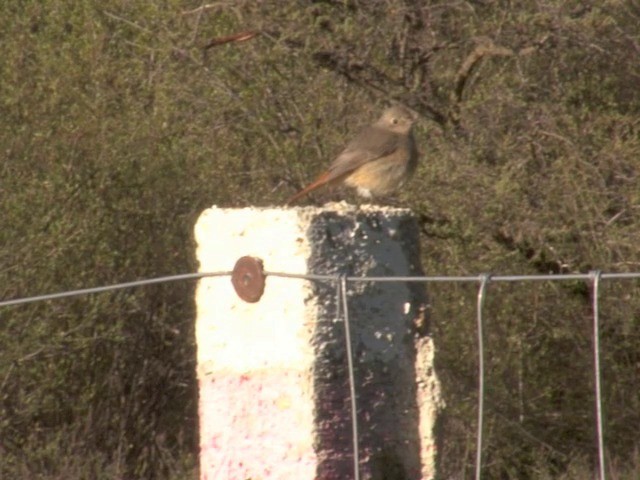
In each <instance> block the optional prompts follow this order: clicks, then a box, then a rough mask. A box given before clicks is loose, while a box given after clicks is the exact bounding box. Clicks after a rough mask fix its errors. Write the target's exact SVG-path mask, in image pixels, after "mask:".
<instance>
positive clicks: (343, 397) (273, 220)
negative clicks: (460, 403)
mask: <svg viewBox="0 0 640 480" xmlns="http://www.w3.org/2000/svg"><path fill="white" fill-rule="evenodd" d="M195 234H196V241H197V244H198V250H197V256H198V260H199V262H200V271H202V272H215V271H229V270H231V269H233V266H234V264H235V262H236V260H237V259H238V258H240V257H242V256H245V255H250V256H254V257H259V258H260V259H262V260H263V262H264V268H265V270H266V271H271V272H288V273H297V274H307V273H315V274H331V275H337V274H346V275H349V276H357V277H361V276H399V275H421V274H422V269H421V268H420V264H419V247H418V245H419V242H418V229H417V226H416V223H415V220H414V219H413V217H412V216H411V214H410V212H409V211H408V210H403V209H393V208H383V207H373V206H364V207H360V208H356V207H353V206H348V205H346V204H344V203H339V204H329V205H326V206H325V207H324V208H313V207H306V208H293V209H279V208H265V209H260V208H251V209H249V208H247V209H221V208H216V207H213V208H211V209H209V210H206V211H205V212H204V213H203V214H202V215H201V217H200V219H199V220H198V223H197V225H196V228H195ZM336 283H337V282H334V281H328V282H317V281H309V280H300V279H292V278H281V277H277V276H268V277H267V279H266V286H265V291H264V295H263V296H262V298H261V299H260V300H259V301H257V302H256V303H246V302H244V301H243V300H241V299H240V298H239V297H238V295H237V294H236V292H235V291H234V288H233V286H232V284H231V281H230V279H229V277H219V278H215V277H212V278H206V279H203V280H202V281H201V282H200V284H199V286H198V290H197V297H196V302H197V312H198V313H197V323H196V337H197V344H198V367H197V368H198V381H199V387H200V403H199V410H200V476H201V479H203V480H204V479H207V480H214V479H216V480H217V479H224V480H245V479H253V480H257V479H260V480H266V479H274V480H288V479H291V480H294V479H295V480H305V479H309V480H312V479H319V480H333V479H335V480H345V479H350V478H353V448H352V435H351V417H350V412H351V410H350V401H349V398H350V397H349V384H348V374H347V373H348V372H347V359H346V354H345V339H344V324H343V322H342V320H341V319H337V318H336V314H337V310H336V308H337V304H336V291H337V285H336ZM347 298H348V307H349V316H350V323H351V330H350V331H351V339H352V347H353V354H354V359H353V361H354V370H355V380H356V382H355V385H356V392H357V403H358V424H359V447H360V448H359V456H360V478H362V479H363V480H364V479H371V480H382V479H394V480H395V479H398V480H400V479H402V480H405V479H406V480H418V479H423V480H426V479H431V478H434V476H435V468H436V436H435V431H434V427H435V425H436V420H437V415H438V411H439V409H440V406H441V400H440V392H439V383H438V380H437V378H436V376H435V374H434V370H433V353H434V349H433V343H432V341H431V338H430V337H429V336H428V328H427V325H426V320H425V318H424V308H425V305H426V295H425V285H424V284H421V283H407V282H393V283H371V282H350V283H349V284H348V295H347Z"/></svg>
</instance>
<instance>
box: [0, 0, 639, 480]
mask: <svg viewBox="0 0 640 480" xmlns="http://www.w3.org/2000/svg"><path fill="white" fill-rule="evenodd" d="M5 3H6V5H4V9H3V15H2V16H0V32H1V33H0V40H1V41H2V45H3V55H2V56H1V57H0V147H1V150H0V151H1V152H2V157H3V161H2V164H1V165H0V205H2V207H3V208H2V210H3V215H2V217H1V220H0V222H1V224H0V285H2V287H1V291H0V298H14V297H22V296H27V295H33V294H39V293H43V292H51V291H59V290H65V289H72V288H82V287H87V286H94V285H102V284H108V283H113V282H118V281H123V280H130V279H134V278H141V277H150V276H157V275H164V274H170V273H178V272H186V271H194V270H195V269H196V264H195V259H194V257H193V253H192V252H193V244H192V240H191V230H192V227H193V224H194V222H195V219H196V218H197V215H198V214H199V212H200V211H202V209H204V208H206V207H208V206H210V205H212V204H217V205H223V206H237V207H241V206H246V205H255V204H257V205H266V204H279V203H280V202H281V201H282V199H284V198H286V197H287V196H289V195H290V194H291V193H293V191H294V190H295V189H297V188H298V187H300V186H301V185H302V184H304V183H305V182H306V181H308V180H309V179H310V178H311V177H312V176H313V175H314V174H315V173H317V172H318V171H320V169H321V168H322V167H323V166H324V165H326V164H327V163H328V161H329V160H330V158H331V156H332V155H333V154H335V153H336V152H337V151H338V150H339V149H340V147H341V146H342V145H343V144H344V141H345V138H347V137H348V136H349V135H351V134H353V132H354V131H355V130H357V128H358V127H359V126H360V125H362V124H365V123H367V122H368V121H370V120H371V119H372V118H375V117H376V116H377V114H378V113H379V111H380V109H381V108H382V106H383V105H385V104H386V103H388V102H389V101H392V100H397V101H402V102H404V103H406V104H407V105H409V106H411V107H413V108H414V109H415V110H416V111H417V112H419V113H420V114H421V115H422V119H423V120H422V121H421V122H420V124H419V125H418V128H417V137H418V140H419V144H420V146H421V149H422V151H423V160H422V164H421V166H420V169H419V172H418V175H417V178H416V179H414V181H413V182H412V183H411V184H410V185H409V186H408V189H407V190H406V191H405V192H403V193H402V194H401V196H400V200H401V201H402V203H404V204H406V205H408V206H410V207H411V208H413V209H414V210H415V211H416V212H417V213H418V214H419V215H420V217H421V219H422V222H423V225H422V227H423V232H424V236H423V239H424V245H423V252H424V254H423V256H424V258H423V263H424V266H425V270H426V271H427V272H429V273H437V274H476V273H480V272H494V273H523V274H524V273H549V272H552V273H561V272H587V271H589V270H591V269H595V268H598V269H601V270H604V271H638V269H639V267H640V257H639V254H638V248H637V239H638V238H640V227H639V223H638V212H639V208H640V189H639V188H638V181H639V175H640V165H639V160H638V159H639V158H640V123H639V122H638V118H639V114H640V96H639V95H638V93H637V92H638V88H637V85H638V78H639V77H640V67H639V65H640V63H639V62H638V61H637V58H638V52H640V27H639V25H640V10H638V8H637V7H636V6H634V5H633V3H632V2H600V3H599V4H596V3H597V2H587V3H585V2H559V1H552V0H535V1H534V0H532V1H527V2H519V3H518V4H517V5H516V4H513V5H510V4H508V3H499V2H480V1H476V2H471V1H470V2H444V3H443V2H396V1H378V0H374V1H370V2H350V1H345V2H337V1H323V2H310V3H308V4H307V3H304V2H277V3H275V2H274V3H270V2H267V3H264V2H245V3H243V2H240V3H238V4H233V5H232V4H228V3H224V2H223V3H213V4H210V5H206V6H203V8H198V7H199V6H200V4H194V3H192V2H184V1H175V0H174V1H165V2H122V1H117V0H109V1H105V2H99V3H96V2H89V1H86V0H80V1H69V0H56V1H51V2H34V1H23V2H5ZM246 30H259V31H260V32H261V33H260V35H258V36H257V37H255V38H253V39H251V40H249V41H246V42H239V43H233V42H232V43H227V44H223V45H217V46H214V47H211V48H209V49H203V48H202V47H203V46H204V45H206V44H208V43H209V41H210V40H211V39H213V38H218V37H222V36H226V35H230V34H233V33H236V32H241V31H246ZM321 195H322V194H321ZM325 195H329V196H330V195H331V193H329V194H325ZM602 290H603V291H602V299H603V305H602V318H603V325H602V335H603V340H602V341H603V345H602V347H603V378H604V406H605V418H606V425H607V427H606V431H605V435H606V446H607V449H608V458H609V460H610V468H611V472H610V473H611V476H612V478H637V475H638V472H639V471H640V470H639V469H640V467H639V466H638V465H639V462H638V453H637V452H638V447H639V446H638V441H637V434H636V433H635V431H634V427H635V426H636V425H638V424H640V418H639V416H640V413H639V412H640V398H639V397H638V395H637V394H636V393H635V392H636V390H637V385H638V382H639V380H640V378H638V377H639V373H638V372H640V368H638V367H639V366H640V356H639V355H638V354H637V344H638V340H639V338H640V320H639V312H640V300H639V299H640V296H639V295H638V294H639V293H640V292H639V291H638V285H637V282H633V281H624V282H623V281H619V282H612V281H611V282H610V281H606V282H603V288H602ZM193 293H194V285H193V284H174V285H164V286H155V287H149V288H143V289H136V290H128V291H123V292H119V293H112V294H100V295H93V296H90V297H83V298H78V299H73V300H65V301H55V302H47V303H40V304H34V305H29V306H23V307H12V308H4V309H2V310H0V372H1V373H0V439H1V440H0V457H1V460H0V477H2V478H5V477H6V478H185V477H188V476H192V475H193V469H194V462H195V461H194V458H195V457H196V456H197V455H196V454H197V427H196V425H197V419H196V413H197V412H196V381H195V367H194V359H195V351H194V350H195V349H194V339H193V313H194V305H193V304H192V300H191V299H192V298H193ZM430 295H431V298H432V302H433V305H432V321H433V330H434V336H435V338H436V342H437V345H438V351H439V355H438V371H439V374H440V376H441V377H442V380H443V385H444V389H445V397H446V401H447V404H448V408H447V412H446V421H445V422H444V426H443V435H444V444H443V445H444V450H443V451H442V452H441V463H442V475H443V478H466V477H467V476H469V475H470V472H471V471H472V469H473V454H472V452H473V451H474V442H475V439H474V438H475V437H474V436H475V429H474V427H475V406H476V396H477V372H476V350H475V349H476V347H475V320H474V318H475V298H474V296H475V290H474V289H470V288H469V287H468V286H459V285H446V287H445V286H443V285H440V286H433V287H432V289H431V292H430ZM486 313H487V326H486V328H487V352H488V357H489V359H488V364H489V365H488V367H489V370H488V378H487V381H488V392H487V408H488V418H487V446H486V451H485V474H486V475H487V478H562V479H569V478H576V479H582V478H585V477H586V476H589V475H590V474H591V473H590V472H592V471H593V465H594V461H595V456H594V453H595V447H594V431H593V428H594V422H593V410H594V406H593V405H594V404H593V393H592V392H593V385H592V381H593V380H592V374H591V369H592V365H591V362H592V359H591V336H590V335H591V324H590V321H591V320H590V318H591V317H590V315H591V312H590V300H589V290H588V288H587V287H586V286H585V285H584V284H582V283H564V284H553V285H548V284H540V285H534V286H531V285H528V284H527V285H522V284H517V285H502V284H501V285H490V287H489V297H488V302H487V312H486Z"/></svg>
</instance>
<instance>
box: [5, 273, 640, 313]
mask: <svg viewBox="0 0 640 480" xmlns="http://www.w3.org/2000/svg"><path fill="white" fill-rule="evenodd" d="M232 273H233V272H230V271H229V272H201V273H183V274H179V275H168V276H164V277H156V278H147V279H142V280H135V281H132V282H125V283H115V284H112V285H104V286H100V287H93V288H82V289H79V290H68V291H63V292H57V293H49V294H44V295H36V296H33V297H23V298H15V299H11V300H1V301H0V307H8V306H11V305H21V304H25V303H33V302H41V301H45V300H56V299H59V298H68V297H76V296H79V295H87V294H91V293H101V292H108V291H112V290H121V289H125V288H133V287H140V286H144V285H152V284H155V283H167V282H176V281H181V280H198V279H201V278H206V277H223V276H231V274H232ZM264 273H265V275H267V276H271V277H280V278H295V279H303V280H313V281H338V280H339V279H340V278H341V277H340V275H338V274H332V275H318V274H309V273H287V272H269V271H266V272H264ZM485 275H486V274H481V275H466V276H456V275H453V276H444V275H429V276H411V277H404V276H399V277H393V276H390V277H346V280H347V282H380V283H382V282H423V283H430V282H431V283H438V282H482V279H483V278H484V277H485ZM591 278H592V274H591V273H569V274H549V275H491V282H493V283H495V282H522V281H524V282H526V281H568V280H589V279H591ZM600 278H601V279H602V280H606V279H636V278H640V272H628V273H602V274H601V275H600Z"/></svg>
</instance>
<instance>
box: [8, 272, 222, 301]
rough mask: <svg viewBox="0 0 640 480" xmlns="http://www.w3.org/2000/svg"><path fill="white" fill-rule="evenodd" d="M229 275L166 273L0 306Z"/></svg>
mask: <svg viewBox="0 0 640 480" xmlns="http://www.w3.org/2000/svg"><path fill="white" fill-rule="evenodd" d="M225 275H231V272H215V273H206V272H204V273H183V274H179V275H168V276H165V277H156V278H146V279H142V280H134V281H132V282H125V283H114V284H112V285H104V286H101V287H93V288H81V289H79V290H68V291H65V292H58V293H48V294H44V295H36V296H33V297H24V298H15V299H13V300H3V301H0V307H7V306H9V305H20V304H24V303H33V302H42V301H45V300H56V299H58V298H67V297H77V296H79V295H87V294H90V293H102V292H109V291H112V290H122V289H124V288H133V287H141V286H144V285H152V284H155V283H168V282H178V281H181V280H197V279H200V278H205V277H220V276H225Z"/></svg>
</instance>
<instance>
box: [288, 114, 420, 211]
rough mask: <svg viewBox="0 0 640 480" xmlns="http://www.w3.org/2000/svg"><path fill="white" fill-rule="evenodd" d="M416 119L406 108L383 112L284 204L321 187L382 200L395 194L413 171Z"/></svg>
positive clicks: (415, 149)
mask: <svg viewBox="0 0 640 480" xmlns="http://www.w3.org/2000/svg"><path fill="white" fill-rule="evenodd" d="M415 120H416V118H415V116H414V115H413V114H412V113H411V112H410V111H409V110H407V109H406V108H404V107H401V106H394V107H391V108H388V109H386V110H385V111H384V112H383V114H382V116H381V117H380V119H379V120H378V121H377V122H376V123H374V124H373V125H370V126H368V127H366V128H365V129H364V130H362V131H361V132H360V133H359V134H358V136H357V137H356V138H354V139H353V140H352V141H351V142H349V144H348V145H347V147H346V148H345V149H344V150H343V151H342V152H341V153H340V154H339V155H338V156H337V157H336V159H335V160H334V161H333V163H332V164H331V166H330V167H329V169H328V170H327V171H326V172H324V173H322V174H321V175H320V176H319V177H318V178H317V179H316V180H315V181H314V182H313V183H311V184H310V185H309V186H308V187H306V188H304V189H303V190H301V191H300V192H298V193H296V194H295V195H294V196H292V197H291V198H290V199H289V200H287V204H290V203H293V202H295V201H296V200H298V199H299V198H300V197H303V196H304V195H306V194H307V193H309V192H311V191H313V190H315V189H316V188H319V187H321V186H323V185H335V184H340V183H343V184H345V185H347V186H349V187H353V188H356V189H357V191H358V194H359V195H360V196H363V197H367V198H370V197H372V196H373V197H383V196H386V195H389V194H391V193H394V192H395V191H397V190H398V189H399V188H400V187H401V186H402V185H403V184H404V183H405V182H406V181H407V180H408V179H409V177H411V175H412V174H413V172H415V170H416V166H417V165H418V149H417V148H416V143H415V140H414V138H413V131H412V126H413V123H414V122H415Z"/></svg>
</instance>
